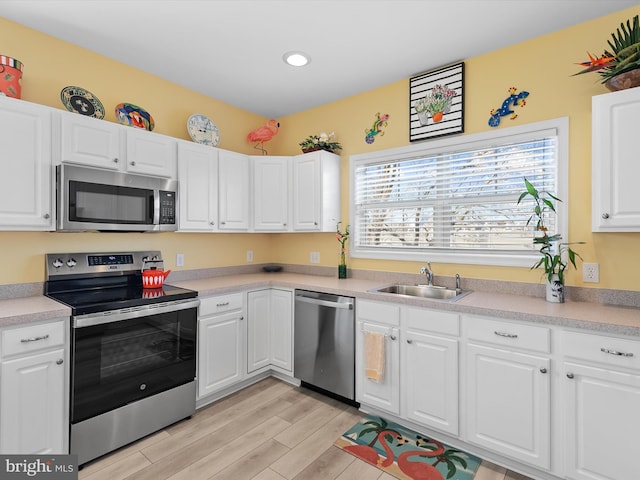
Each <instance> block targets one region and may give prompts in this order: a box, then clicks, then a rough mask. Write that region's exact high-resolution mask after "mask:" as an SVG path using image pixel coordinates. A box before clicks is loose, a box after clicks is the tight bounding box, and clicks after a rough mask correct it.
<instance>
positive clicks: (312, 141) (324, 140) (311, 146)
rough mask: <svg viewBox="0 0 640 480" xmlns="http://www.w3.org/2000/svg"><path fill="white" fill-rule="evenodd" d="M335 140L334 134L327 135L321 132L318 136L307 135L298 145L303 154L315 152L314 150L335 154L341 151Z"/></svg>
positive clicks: (340, 146)
mask: <svg viewBox="0 0 640 480" xmlns="http://www.w3.org/2000/svg"><path fill="white" fill-rule="evenodd" d="M335 138H336V134H335V133H334V132H331V133H328V134H327V133H325V132H321V133H320V134H319V135H309V136H308V137H307V138H305V139H304V140H303V141H301V142H300V143H299V144H298V145H300V147H301V148H302V151H303V152H304V153H309V152H315V151H316V150H326V151H327V152H331V153H335V152H336V151H337V150H342V145H340V143H339V142H336V141H335Z"/></svg>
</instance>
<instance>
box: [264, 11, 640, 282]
mask: <svg viewBox="0 0 640 480" xmlns="http://www.w3.org/2000/svg"><path fill="white" fill-rule="evenodd" d="M639 13H640V12H639V11H638V8H630V9H626V10H622V11H620V12H618V13H615V14H612V15H608V16H605V17H602V18H599V19H596V20H594V21H590V22H586V23H583V24H580V25H577V26H575V27H572V28H569V29H565V30H563V31H560V32H557V33H553V34H549V35H545V36H542V37H539V38H536V39H533V40H530V41H527V42H523V43H519V44H516V45H513V46H510V47H507V48H504V49H501V50H498V51H494V52H491V53H488V54H485V55H482V56H478V57H474V58H470V59H465V60H464V63H465V80H464V81H465V99H464V100H465V109H464V119H465V122H464V123H465V126H464V130H465V134H467V133H477V132H483V131H487V130H491V127H489V126H488V124H487V121H488V119H489V110H490V109H491V108H496V107H499V106H500V104H501V103H502V101H503V100H504V99H505V98H506V97H507V96H508V92H507V90H508V89H509V87H511V86H514V87H516V88H518V91H521V90H527V91H528V92H530V96H529V98H528V99H527V104H526V106H525V107H524V108H519V109H518V111H517V113H518V114H519V116H518V118H517V119H515V120H509V119H508V118H505V119H503V120H502V122H501V125H500V127H498V128H504V127H507V126H512V125H513V126H515V125H522V124H524V123H530V122H537V121H541V120H547V119H551V118H558V117H565V116H568V117H569V125H570V145H569V148H570V164H569V171H570V178H569V198H564V199H563V200H564V201H565V203H567V205H568V207H569V215H570V216H569V238H568V240H569V241H585V242H587V244H586V245H580V246H577V247H576V248H575V249H576V250H577V251H578V252H579V253H580V254H581V256H582V257H583V259H584V260H585V261H586V262H597V263H599V264H600V283H598V284H589V283H588V284H583V282H582V271H581V264H580V263H579V264H578V269H579V270H578V272H576V271H574V270H573V269H572V270H571V271H569V273H568V275H567V277H566V278H567V283H568V284H570V285H580V286H585V287H597V288H615V289H623V290H640V280H639V278H640V274H638V272H640V248H638V247H639V246H640V243H639V242H640V233H605V234H602V233H600V234H593V233H591V97H592V96H593V95H599V94H602V93H608V90H606V88H605V87H604V86H603V85H601V84H600V77H599V75H598V74H597V73H592V74H588V75H581V76H577V77H573V76H571V75H573V74H574V73H576V72H578V71H579V70H580V69H581V67H579V66H577V65H575V63H576V62H580V61H583V60H585V59H586V53H585V52H586V50H589V51H590V52H593V53H598V54H601V53H602V51H603V49H604V48H605V47H606V46H607V43H606V42H607V40H608V39H609V38H610V35H611V32H612V31H615V29H616V28H617V27H618V26H619V25H620V23H621V22H622V21H626V20H627V19H628V18H632V17H633V16H634V15H637V14H639ZM372 61H375V56H374V57H372ZM415 73H416V74H418V73H421V72H419V71H417V72H415ZM408 97H409V79H405V80H402V81H399V82H396V83H393V84H390V85H387V86H384V87H382V88H378V89H374V90H371V91H367V92H363V93H361V94H359V95H356V96H353V97H350V98H346V99H343V100H340V101H337V102H334V103H331V104H327V105H323V106H320V107H318V108H314V109H312V110H307V111H304V112H301V113H298V114H295V115H291V116H288V117H285V118H282V119H280V122H281V124H282V126H283V127H284V128H282V130H281V133H280V134H279V135H278V138H276V140H275V141H276V142H277V143H276V145H278V147H279V148H280V149H281V151H280V152H279V153H281V154H293V153H296V146H297V142H299V141H300V140H301V139H303V138H305V137H306V136H307V135H310V134H313V133H318V132H321V131H332V130H335V132H336V135H337V137H338V140H339V141H340V142H341V143H342V145H343V147H344V148H343V151H342V174H343V178H342V194H343V205H342V216H343V219H348V218H349V217H348V215H349V211H348V210H349V205H348V201H347V200H348V195H349V190H348V188H349V178H348V177H349V161H348V159H349V155H353V154H360V153H366V152H368V151H374V150H381V149H388V148H394V147H399V146H405V145H408V144H409V143H410V142H409V125H408V117H409V105H408V103H409V100H408ZM376 112H382V113H388V114H389V115H390V119H389V125H388V127H387V128H386V130H385V135H384V136H380V135H378V136H377V137H376V139H375V142H374V143H373V144H371V145H368V144H366V143H365V142H364V131H365V129H366V128H369V127H370V125H371V124H372V123H373V120H374V115H375V114H376ZM639 201H640V200H639ZM273 242H274V243H273V247H274V255H275V258H274V260H275V261H286V260H289V261H294V262H296V263H304V262H306V261H307V259H308V252H307V250H311V248H312V247H313V249H315V250H317V251H320V254H321V259H322V263H323V264H325V265H334V264H336V263H337V260H338V253H339V246H338V243H337V241H336V240H335V238H334V236H333V235H332V234H325V235H324V236H320V235H318V236H316V237H314V238H313V242H311V241H309V245H308V248H307V249H306V250H304V249H301V248H300V246H299V240H298V237H297V236H296V235H293V234H290V235H279V236H277V237H276V238H275V239H274V240H273ZM303 250H304V251H303ZM279 252H282V253H279ZM290 252H293V253H290ZM291 255H294V257H293V258H292V256H291ZM427 260H428V255H425V262H426V261H427ZM348 264H349V267H350V268H356V269H365V270H389V271H398V272H409V273H412V272H417V271H418V270H419V268H420V266H421V265H422V264H423V263H420V262H402V261H376V260H365V259H355V258H352V259H350V260H349V261H348ZM433 267H434V271H435V272H436V275H438V274H441V275H454V274H455V273H460V274H461V275H462V276H463V277H473V278H488V279H498V280H500V279H506V280H514V281H527V282H538V281H539V280H540V279H541V270H535V271H530V270H529V269H527V268H507V267H478V266H473V265H454V264H434V265H433Z"/></svg>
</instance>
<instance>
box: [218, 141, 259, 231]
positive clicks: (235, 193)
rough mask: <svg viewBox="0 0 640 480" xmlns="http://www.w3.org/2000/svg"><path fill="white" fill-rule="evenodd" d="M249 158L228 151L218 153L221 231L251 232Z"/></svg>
mask: <svg viewBox="0 0 640 480" xmlns="http://www.w3.org/2000/svg"><path fill="white" fill-rule="evenodd" d="M249 172H250V165H249V157H248V156H247V155H242V154H240V153H235V152H230V151H228V150H219V152H218V174H219V177H218V182H219V183H218V185H219V191H218V199H219V203H218V206H219V215H218V218H219V221H220V224H219V225H218V228H219V229H220V230H232V231H233V230H236V231H246V230H249V223H250V221H249V206H250V205H251V191H250V177H249Z"/></svg>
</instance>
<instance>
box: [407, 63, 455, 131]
mask: <svg viewBox="0 0 640 480" xmlns="http://www.w3.org/2000/svg"><path fill="white" fill-rule="evenodd" d="M462 132H464V63H463V62H460V63H456V64H453V65H448V66H446V67H442V68H439V69H437V70H432V71H430V72H426V73H421V74H420V75H416V76H415V77H411V78H410V79H409V141H411V142H415V141H419V140H428V139H430V138H434V137H441V136H443V135H451V134H453V133H462Z"/></svg>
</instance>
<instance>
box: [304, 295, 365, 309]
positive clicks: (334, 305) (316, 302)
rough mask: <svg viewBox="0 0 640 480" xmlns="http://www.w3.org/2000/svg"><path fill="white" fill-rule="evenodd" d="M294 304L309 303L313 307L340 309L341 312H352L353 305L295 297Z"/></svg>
mask: <svg viewBox="0 0 640 480" xmlns="http://www.w3.org/2000/svg"><path fill="white" fill-rule="evenodd" d="M296 302H305V303H311V304H313V305H321V306H323V307H331V308H340V309H343V310H353V303H338V302H331V301H329V300H319V299H317V298H311V297H302V296H297V297H296Z"/></svg>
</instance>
